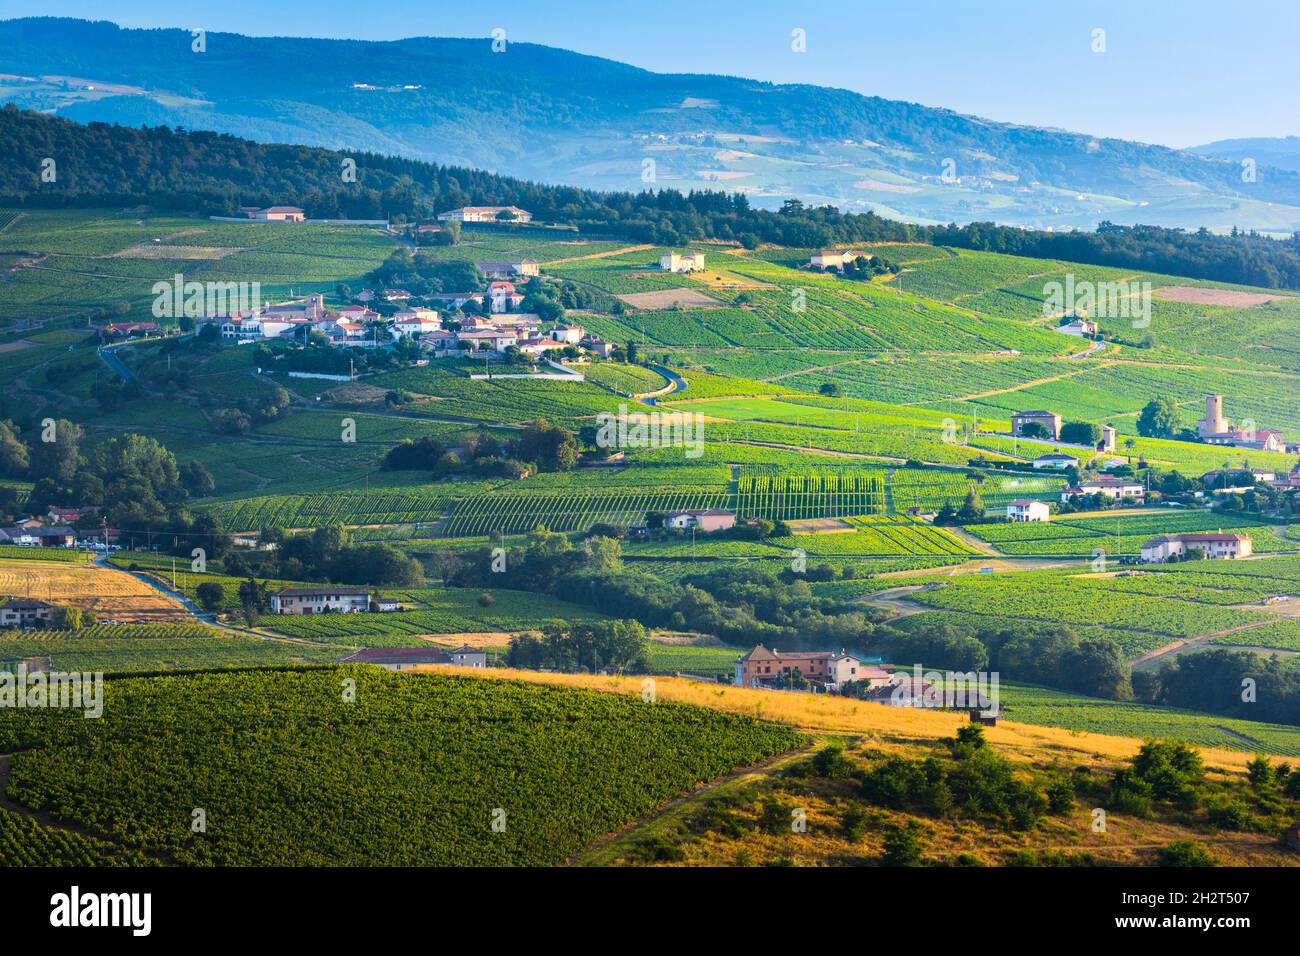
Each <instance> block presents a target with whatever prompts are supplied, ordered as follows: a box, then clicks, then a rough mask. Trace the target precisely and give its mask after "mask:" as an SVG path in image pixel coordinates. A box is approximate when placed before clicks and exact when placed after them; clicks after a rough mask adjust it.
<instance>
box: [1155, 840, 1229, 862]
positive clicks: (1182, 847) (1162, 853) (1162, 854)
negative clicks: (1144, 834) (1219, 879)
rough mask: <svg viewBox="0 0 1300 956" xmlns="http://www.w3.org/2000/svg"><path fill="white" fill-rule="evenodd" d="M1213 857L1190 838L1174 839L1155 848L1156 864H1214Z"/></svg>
mask: <svg viewBox="0 0 1300 956" xmlns="http://www.w3.org/2000/svg"><path fill="white" fill-rule="evenodd" d="M1214 862H1215V861H1214V857H1212V856H1210V854H1209V852H1208V851H1207V850H1206V849H1205V847H1203V846H1200V845H1199V844H1196V843H1193V842H1192V841H1191V840H1176V841H1174V842H1173V843H1170V844H1169V845H1167V846H1162V847H1161V848H1160V849H1159V850H1156V865H1157V866H1214Z"/></svg>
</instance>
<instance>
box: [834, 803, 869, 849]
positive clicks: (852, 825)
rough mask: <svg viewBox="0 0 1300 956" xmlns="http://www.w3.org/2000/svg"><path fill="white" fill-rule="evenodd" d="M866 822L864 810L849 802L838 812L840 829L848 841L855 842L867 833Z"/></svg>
mask: <svg viewBox="0 0 1300 956" xmlns="http://www.w3.org/2000/svg"><path fill="white" fill-rule="evenodd" d="M867 822H868V817H867V814H866V812H865V811H863V809H862V808H861V807H859V806H857V805H853V804H851V805H850V806H848V807H847V808H846V809H845V810H844V812H843V813H841V814H840V829H841V830H842V831H843V832H844V838H845V839H846V840H848V841H849V842H850V843H857V842H859V841H860V840H861V839H862V838H863V837H864V836H866V835H867Z"/></svg>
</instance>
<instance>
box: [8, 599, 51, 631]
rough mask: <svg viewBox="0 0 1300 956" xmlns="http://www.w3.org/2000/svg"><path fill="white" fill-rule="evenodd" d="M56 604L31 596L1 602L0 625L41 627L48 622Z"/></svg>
mask: <svg viewBox="0 0 1300 956" xmlns="http://www.w3.org/2000/svg"><path fill="white" fill-rule="evenodd" d="M53 613H54V605H53V604H46V603H45V602H44V601H36V600H32V599H30V598H26V599H25V598H10V599H9V600H8V601H5V602H4V604H0V627H40V626H41V625H42V624H48V623H49V622H50V617H51V615H53Z"/></svg>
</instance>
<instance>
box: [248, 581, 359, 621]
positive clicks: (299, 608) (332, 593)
mask: <svg viewBox="0 0 1300 956" xmlns="http://www.w3.org/2000/svg"><path fill="white" fill-rule="evenodd" d="M368 610H370V588H355V587H345V586H343V585H340V584H328V585H322V586H321V587H318V588H282V589H280V590H279V591H277V592H276V593H274V594H272V595H271V613H272V614H359V613H361V612H363V611H368Z"/></svg>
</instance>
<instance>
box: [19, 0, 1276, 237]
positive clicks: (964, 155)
mask: <svg viewBox="0 0 1300 956" xmlns="http://www.w3.org/2000/svg"><path fill="white" fill-rule="evenodd" d="M192 42H193V41H192V37H191V34H190V33H189V31H187V30H179V29H175V30H158V29H155V30H124V29H120V28H118V27H117V26H116V25H114V24H112V23H107V22H96V23H91V22H87V21H82V20H70V19H55V18H35V19H21V20H10V21H4V22H0V73H3V74H9V75H10V76H9V78H8V79H5V80H0V98H3V99H7V100H8V101H11V102H15V103H17V104H19V105H21V106H24V107H28V108H32V109H38V110H44V111H50V112H55V113H57V114H59V115H62V116H66V117H68V118H71V119H76V120H79V121H83V122H84V121H89V120H103V121H109V122H120V123H124V124H129V125H133V126H138V125H141V124H146V123H147V124H167V125H173V126H184V127H186V128H192V129H208V130H216V131H220V132H228V133H233V134H236V135H239V136H243V137H247V138H251V139H254V140H257V141H260V142H292V143H300V144H305V145H314V146H324V147H329V148H337V149H345V150H367V151H372V152H377V153H384V154H388V155H398V156H407V157H412V158H420V159H427V160H432V161H436V162H442V163H451V164H460V165H468V166H475V167H479V168H483V169H489V170H495V171H500V172H503V173H507V174H510V175H515V176H523V177H526V178H530V179H538V180H542V181H546V182H553V183H561V182H562V183H571V184H574V185H580V186H586V187H591V188H600V189H608V190H620V191H621V190H639V189H642V188H645V187H647V186H659V187H664V186H667V187H672V188H679V189H689V188H692V187H701V186H711V187H713V188H727V189H730V190H739V191H743V192H744V193H745V194H746V195H748V196H749V197H750V199H751V200H752V202H753V203H754V204H755V205H756V206H760V207H768V208H773V207H775V206H777V205H779V204H780V202H781V201H782V200H783V199H785V198H787V197H790V196H797V197H799V198H801V199H803V200H804V201H805V202H808V203H812V204H824V203H833V204H835V205H838V206H840V207H841V208H843V209H845V210H848V211H865V210H873V211H876V212H879V213H880V214H881V215H885V216H890V217H892V218H901V219H908V220H911V221H917V222H931V223H937V222H949V221H955V222H969V221H974V220H980V219H984V220H993V219H996V220H997V221H999V222H1003V223H1010V224H1019V225H1027V226H1034V227H1049V226H1050V227H1052V228H1057V229H1060V228H1071V227H1082V228H1091V227H1093V226H1095V225H1096V224H1097V223H1098V222H1100V221H1103V220H1109V221H1112V222H1116V223H1136V222H1142V223H1156V224H1163V225H1175V226H1193V227H1196V226H1207V227H1209V228H1224V229H1226V228H1229V227H1231V226H1234V225H1235V226H1239V227H1241V228H1256V229H1259V230H1262V231H1269V232H1275V233H1277V232H1289V231H1292V230H1294V229H1298V228H1300V172H1296V171H1294V170H1290V171H1287V170H1282V169H1278V168H1274V167H1271V166H1261V169H1260V174H1259V176H1258V177H1257V180H1256V181H1255V182H1253V183H1244V182H1243V181H1242V177H1241V175H1240V169H1239V166H1238V164H1237V163H1236V162H1235V161H1234V160H1233V159H1231V158H1215V157H1207V156H1201V155H1197V154H1194V153H1191V152H1185V151H1177V150H1171V149H1166V148H1164V147H1158V146H1149V145H1143V144H1140V143H1132V142H1126V141H1123V140H1114V139H1097V138H1095V137H1091V136H1087V135H1083V134H1078V133H1070V132H1065V131H1062V130H1056V129H1042V128H1036V127H1026V126H1016V125H1011V124H1006V123H997V122H992V121H989V120H984V119H980V118H978V117H971V116H965V115H962V114H959V113H955V112H952V111H950V110H944V109H934V108H930V107H925V106H920V105H917V104H914V103H905V102H899V101H893V100H886V99H881V98H879V97H871V96H863V95H860V94H858V93H853V92H849V91H846V90H836V89H826V88H821V87H814V86H806V85H775V84H771V83H763V82H758V81H755V80H748V79H741V78H736V77H726V76H711V75H694V74H692V75H686V74H660V73H653V72H649V71H647V70H642V69H638V68H635V67H632V66H628V65H626V64H622V63H618V62H615V61H613V60H607V59H601V58H598V57H591V56H583V55H579V54H576V53H572V52H569V51H565V50H559V49H553V48H550V47H543V46H537V45H533V44H527V43H511V44H509V45H508V47H507V49H506V51H505V52H503V53H494V52H493V51H492V48H491V45H490V41H489V40H488V39H443V38H430V37H420V38H412V39H405V40H395V41H390V42H369V41H355V40H318V39H300V38H286V37H267V38H253V37H245V36H240V35H238V34H228V33H209V34H207V35H206V37H205V50H204V52H193V51H192V49H191V45H192Z"/></svg>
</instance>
